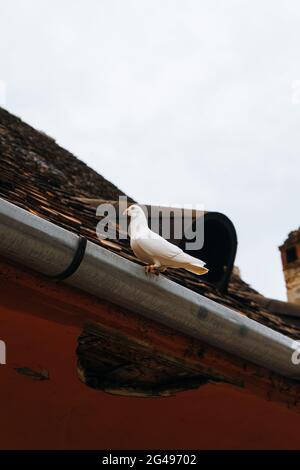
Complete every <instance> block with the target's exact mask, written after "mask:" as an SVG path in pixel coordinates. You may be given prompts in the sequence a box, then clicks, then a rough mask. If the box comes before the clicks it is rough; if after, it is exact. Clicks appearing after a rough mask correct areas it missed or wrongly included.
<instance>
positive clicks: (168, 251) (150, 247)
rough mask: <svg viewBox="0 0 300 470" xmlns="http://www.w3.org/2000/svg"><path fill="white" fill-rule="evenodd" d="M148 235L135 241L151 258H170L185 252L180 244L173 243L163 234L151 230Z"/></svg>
mask: <svg viewBox="0 0 300 470" xmlns="http://www.w3.org/2000/svg"><path fill="white" fill-rule="evenodd" d="M149 232H151V233H148V234H147V235H148V236H147V237H141V238H136V239H135V240H134V243H135V244H136V245H137V246H138V248H139V249H140V250H141V251H143V252H145V253H146V254H147V255H148V256H149V257H151V259H158V260H170V259H172V258H175V257H176V256H178V255H184V252H183V251H182V250H181V248H179V247H178V246H175V245H173V244H172V243H170V242H168V241H167V240H165V239H164V238H162V237H161V236H159V235H157V234H156V233H154V232H152V231H151V230H149Z"/></svg>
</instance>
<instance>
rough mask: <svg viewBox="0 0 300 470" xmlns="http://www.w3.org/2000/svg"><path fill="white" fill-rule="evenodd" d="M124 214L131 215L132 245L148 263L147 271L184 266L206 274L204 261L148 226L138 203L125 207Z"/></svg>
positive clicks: (136, 252) (135, 251)
mask: <svg viewBox="0 0 300 470" xmlns="http://www.w3.org/2000/svg"><path fill="white" fill-rule="evenodd" d="M123 214H124V215H125V214H127V215H128V216H129V217H130V219H131V220H130V226H129V234H130V246H131V248H132V251H133V252H134V254H135V256H136V257H137V258H138V259H140V260H141V261H144V263H147V266H146V268H145V269H146V272H152V273H155V274H158V273H159V272H163V271H165V270H166V269H167V268H184V269H186V270H187V271H190V272H191V273H194V274H198V275H201V274H206V273H207V272H208V269H207V268H204V265H205V263H204V261H201V260H200V259H197V258H194V257H193V256H190V255H188V254H187V253H185V252H184V251H183V250H181V248H179V247H178V246H175V245H173V244H172V243H170V242H168V241H167V240H165V239H164V238H162V237H161V236H160V235H158V234H157V233H155V232H153V231H152V230H150V228H149V227H148V222H147V218H146V216H145V214H144V211H143V210H142V208H141V207H139V206H138V205H136V204H133V205H132V206H130V207H128V208H127V209H125V211H124V212H123Z"/></svg>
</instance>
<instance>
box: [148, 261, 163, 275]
mask: <svg viewBox="0 0 300 470" xmlns="http://www.w3.org/2000/svg"><path fill="white" fill-rule="evenodd" d="M145 271H146V273H147V274H149V273H152V274H156V276H158V275H159V273H160V269H159V266H156V264H148V265H147V266H145Z"/></svg>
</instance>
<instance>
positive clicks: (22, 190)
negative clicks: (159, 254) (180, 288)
mask: <svg viewBox="0 0 300 470" xmlns="http://www.w3.org/2000/svg"><path fill="white" fill-rule="evenodd" d="M122 194H123V193H122V192H121V191H120V190H119V189H118V188H116V187H115V186H114V185H113V184H112V183H110V182H108V181H107V180H105V179H104V178H103V177H102V176H100V175H98V174H97V173H96V172H95V171H94V170H92V169H91V168H89V167H88V166H87V165H85V164H84V163H83V162H81V161H80V160H78V159H77V158H76V157H75V156H74V155H72V154H71V153H69V152H68V151H66V150H64V149H63V148H61V147H60V146H59V145H57V144H56V143H55V141H54V140H53V139H52V138H50V137H48V136H47V135H45V134H44V133H42V132H39V131H37V130H35V129H33V128H32V127H30V126H28V125H27V124H25V123H24V122H22V121H21V120H20V119H19V118H17V117H15V116H13V115H11V114H10V113H8V112H7V111H5V110H3V109H1V108H0V197H2V198H4V199H6V200H8V201H10V202H12V203H13V204H16V205H17V206H19V207H22V208H23V209H25V210H27V211H29V212H31V213H33V214H36V215H38V216H40V217H42V218H44V219H47V220H50V221H51V222H53V223H55V224H57V225H59V226H61V227H63V228H65V229H67V230H70V231H72V232H74V233H77V234H79V233H80V234H82V235H84V236H85V237H86V238H88V239H89V240H90V241H92V242H94V243H97V244H100V245H102V246H103V247H105V248H107V249H108V250H111V251H113V252H115V253H117V254H118V255H120V256H122V257H124V258H127V259H129V260H131V261H133V262H135V263H140V262H139V260H137V259H136V257H135V256H134V255H133V253H132V251H131V249H130V246H129V242H128V241H127V240H117V241H106V240H101V241H100V240H99V239H98V238H97V235H96V226H97V223H98V222H99V218H97V216H96V211H95V208H94V207H93V205H91V204H89V202H88V201H89V199H91V200H92V199H93V198H102V199H105V200H115V199H117V198H118V197H119V196H120V195H122ZM140 264H141V263H140ZM165 275H166V276H167V277H169V278H170V279H172V280H173V281H174V282H177V283H179V284H182V285H184V286H185V287H187V288H189V289H192V290H194V291H196V292H198V293H200V294H202V295H205V296H206V297H209V298H211V299H212V300H214V301H216V302H219V303H221V304H224V305H227V306H229V307H231V308H233V309H236V310H238V311H239V312H240V313H242V314H244V315H247V316H248V317H249V318H251V319H253V320H256V321H258V322H260V323H263V324H265V325H267V326H269V327H270V328H273V329H274V330H277V331H279V332H282V333H284V334H286V335H288V336H290V337H292V338H295V339H299V338H300V328H299V327H298V326H297V325H296V324H294V323H293V320H292V319H289V320H288V321H287V319H286V318H285V317H280V316H278V315H274V314H272V313H270V312H269V311H268V310H266V309H264V308H262V307H261V306H260V305H258V304H257V303H256V302H255V301H254V300H253V299H251V296H249V294H251V293H255V294H257V292H256V291H254V290H253V289H252V288H251V287H250V286H249V285H248V284H246V283H245V282H244V281H242V280H241V279H240V277H239V276H236V275H233V276H232V279H231V282H230V285H229V289H228V293H227V294H226V295H224V294H221V293H220V292H219V291H218V290H217V289H216V287H214V286H212V285H209V284H208V283H206V282H205V281H204V280H203V279H204V278H201V280H200V279H199V277H198V276H196V275H193V274H191V273H188V272H186V271H184V270H176V271H175V270H168V271H167V273H166V274H165Z"/></svg>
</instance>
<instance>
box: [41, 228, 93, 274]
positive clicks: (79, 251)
mask: <svg viewBox="0 0 300 470" xmlns="http://www.w3.org/2000/svg"><path fill="white" fill-rule="evenodd" d="M86 245H87V239H86V238H85V237H83V236H82V235H79V237H78V244H77V248H76V251H75V254H74V257H73V259H72V261H71V263H70V264H69V266H68V267H67V268H66V269H64V271H62V272H61V273H59V274H47V275H46V276H47V277H49V278H51V279H54V280H55V281H63V280H65V279H67V278H68V277H70V276H72V274H74V273H75V272H76V271H77V269H78V268H79V266H80V264H81V262H82V260H83V257H84V254H85V250H86Z"/></svg>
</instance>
